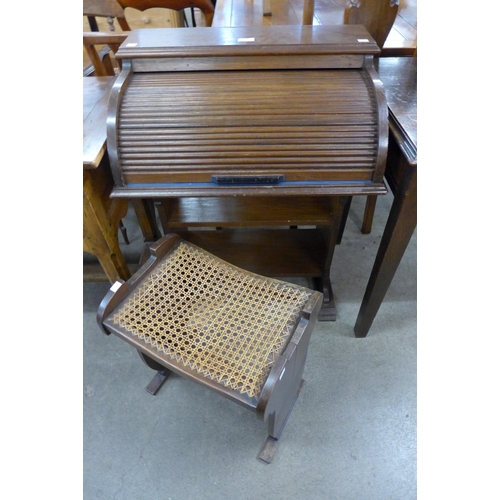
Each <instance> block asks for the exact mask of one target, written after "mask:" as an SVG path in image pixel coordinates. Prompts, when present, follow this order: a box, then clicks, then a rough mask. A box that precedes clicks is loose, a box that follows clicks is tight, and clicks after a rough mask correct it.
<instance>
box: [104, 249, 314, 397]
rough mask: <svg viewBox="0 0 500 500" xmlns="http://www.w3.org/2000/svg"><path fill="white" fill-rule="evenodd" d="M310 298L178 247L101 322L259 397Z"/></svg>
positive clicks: (200, 252) (283, 284)
mask: <svg viewBox="0 0 500 500" xmlns="http://www.w3.org/2000/svg"><path fill="white" fill-rule="evenodd" d="M313 293H314V292H313V291H312V290H309V289H307V288H304V287H301V286H298V285H293V284H290V283H286V282H283V281H280V280H276V279H271V278H266V277H263V276H260V275H257V274H254V273H251V272H248V271H245V270H243V269H240V268H238V267H236V266H233V265H231V264H229V263H227V262H225V261H223V260H221V259H219V258H217V257H215V256H214V255H212V254H210V253H208V252H206V251H204V250H203V249H201V248H199V247H197V246H195V245H193V244H191V243H188V242H186V241H183V240H181V241H180V242H179V243H178V244H177V245H176V246H175V247H174V248H173V250H172V251H171V252H170V253H168V254H167V255H166V256H165V257H164V258H163V259H162V261H161V262H160V263H159V264H158V265H157V266H156V267H155V268H154V269H153V270H152V271H151V272H150V273H149V274H147V275H146V276H145V277H144V278H143V279H142V281H141V283H139V284H138V285H137V286H136V287H135V288H134V291H133V292H132V293H131V294H129V296H127V298H126V299H125V300H124V301H123V302H122V303H121V304H120V305H119V307H118V308H117V309H116V310H115V312H114V313H113V314H112V315H110V317H109V319H108V320H107V321H106V323H107V325H109V326H112V325H115V326H118V327H119V328H120V330H122V331H123V330H124V331H126V332H128V333H130V334H132V335H134V336H136V337H138V338H139V339H141V340H142V341H144V342H146V343H147V344H148V345H149V346H150V348H151V349H155V350H157V351H159V352H161V353H163V354H165V355H166V356H167V357H168V358H169V359H170V360H171V362H172V363H173V364H177V365H178V366H180V367H183V368H187V369H190V370H193V371H195V372H196V373H198V374H200V375H202V376H203V377H205V378H208V379H211V380H212V381H215V382H216V383H218V384H220V385H223V386H225V387H228V388H230V389H232V390H235V391H239V392H240V393H241V394H247V395H248V396H249V397H251V398H257V397H258V395H259V393H260V391H261V389H262V386H263V384H264V382H265V381H266V378H267V376H268V374H269V372H270V370H271V368H272V366H273V364H274V362H275V359H276V357H277V356H278V355H280V354H281V353H282V352H283V350H284V348H285V347H286V345H287V341H288V339H289V338H290V336H291V334H292V333H293V331H294V329H295V326H296V324H297V321H298V319H299V316H300V312H301V310H302V308H303V306H304V305H305V304H306V303H307V302H308V301H309V299H310V298H311V296H312V294H313Z"/></svg>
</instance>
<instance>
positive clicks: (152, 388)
mask: <svg viewBox="0 0 500 500" xmlns="http://www.w3.org/2000/svg"><path fill="white" fill-rule="evenodd" d="M137 352H138V353H139V357H140V358H141V359H142V360H143V361H144V363H146V365H148V366H149V368H152V369H153V370H157V373H156V375H155V376H154V377H153V378H152V379H151V380H150V382H149V384H148V385H147V387H146V391H148V392H149V394H152V395H153V396H156V393H157V392H158V391H159V390H160V388H161V386H162V385H163V383H164V382H165V380H167V378H168V376H169V375H170V374H171V373H172V372H171V371H170V370H169V369H168V368H165V367H164V366H163V365H160V363H157V362H156V361H155V360H154V359H151V358H150V357H149V356H146V355H145V354H144V353H142V352H141V351H137Z"/></svg>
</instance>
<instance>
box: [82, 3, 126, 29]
mask: <svg viewBox="0 0 500 500" xmlns="http://www.w3.org/2000/svg"><path fill="white" fill-rule="evenodd" d="M83 15H84V16H87V18H88V21H89V25H90V29H91V31H99V27H98V26H97V22H96V19H95V18H96V17H105V18H106V20H107V22H108V28H109V31H111V32H113V31H115V25H114V19H116V20H117V21H118V24H119V25H120V27H121V29H122V30H123V31H130V26H129V25H128V23H127V20H126V19H125V12H124V10H123V8H122V7H121V5H119V4H118V3H117V2H116V0H83Z"/></svg>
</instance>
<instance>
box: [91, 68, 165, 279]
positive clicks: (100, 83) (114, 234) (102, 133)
mask: <svg viewBox="0 0 500 500" xmlns="http://www.w3.org/2000/svg"><path fill="white" fill-rule="evenodd" d="M114 80H115V78H114V77H107V76H106V77H84V78H83V250H84V251H85V252H88V253H91V254H92V255H95V256H96V257H97V259H98V260H99V264H100V265H101V267H102V270H104V273H105V274H104V275H103V274H102V272H101V271H100V270H99V271H97V272H96V271H95V269H93V268H91V269H90V270H89V269H85V270H84V271H85V272H84V280H85V281H100V280H103V279H104V280H106V279H108V280H109V281H110V282H114V281H116V280H117V279H118V278H121V279H124V280H126V279H128V278H130V276H131V272H130V269H129V265H128V264H127V262H126V261H125V258H124V256H123V254H122V252H121V249H120V245H119V242H118V226H119V223H120V221H121V219H122V218H123V217H125V215H126V213H127V209H128V201H126V200H119V199H113V200H112V199H110V197H109V194H110V193H111V190H112V189H113V185H114V183H113V178H112V175H111V170H110V168H109V160H108V155H107V151H106V115H107V109H108V98H109V92H110V90H111V87H112V85H113V82H114ZM134 209H135V211H136V213H137V216H138V219H139V223H140V226H141V230H142V233H143V236H144V239H145V240H146V241H154V240H156V239H157V238H158V237H159V233H158V229H157V227H156V223H155V221H154V216H153V212H152V209H151V207H150V206H149V205H148V204H147V203H143V202H142V201H141V200H137V201H134Z"/></svg>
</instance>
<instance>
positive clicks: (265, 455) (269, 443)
mask: <svg viewBox="0 0 500 500" xmlns="http://www.w3.org/2000/svg"><path fill="white" fill-rule="evenodd" d="M277 447H278V440H277V439H275V438H273V437H271V436H268V437H267V439H266V442H265V443H264V446H262V448H261V450H260V453H259V458H260V459H261V460H262V461H264V462H266V463H267V464H270V463H271V461H272V459H273V457H274V452H275V451H276V448H277Z"/></svg>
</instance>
